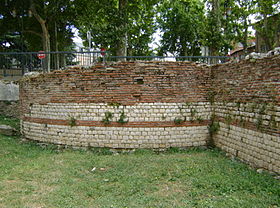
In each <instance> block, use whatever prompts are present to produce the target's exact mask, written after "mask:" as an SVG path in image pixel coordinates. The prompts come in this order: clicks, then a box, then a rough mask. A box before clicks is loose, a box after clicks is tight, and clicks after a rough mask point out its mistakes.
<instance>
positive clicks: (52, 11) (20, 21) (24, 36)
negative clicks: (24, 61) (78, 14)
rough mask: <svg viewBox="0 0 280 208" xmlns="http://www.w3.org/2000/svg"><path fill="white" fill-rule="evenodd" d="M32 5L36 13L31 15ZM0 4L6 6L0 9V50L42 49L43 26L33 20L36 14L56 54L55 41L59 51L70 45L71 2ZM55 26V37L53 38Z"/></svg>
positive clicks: (9, 0)
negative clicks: (44, 27)
mask: <svg viewBox="0 0 280 208" xmlns="http://www.w3.org/2000/svg"><path fill="white" fill-rule="evenodd" d="M3 2H4V1H3ZM31 3H32V4H34V8H35V10H36V13H35V12H34V11H33V12H31ZM3 4H6V5H5V6H3V7H1V8H0V15H1V16H2V18H1V19H0V24H1V32H0V50H1V48H2V50H5V51H38V50H42V49H43V45H42V44H41V43H42V42H43V41H42V40H43V31H42V27H41V26H42V25H40V23H39V21H38V19H37V18H36V17H37V15H38V16H40V18H42V20H43V21H42V22H41V23H42V24H44V25H45V26H46V28H47V30H48V31H47V32H48V34H49V36H50V41H51V46H50V47H51V48H50V49H51V50H52V51H55V42H56V41H57V43H58V50H66V48H69V46H70V45H72V43H73V41H72V39H71V38H72V37H73V33H72V29H71V27H70V26H72V25H73V20H74V18H75V15H74V14H75V11H74V8H73V6H72V4H73V3H72V2H71V1H68V0H59V1H45V0H37V1H30V0H7V1H6V0H5V3H3ZM57 11H59V12H57ZM55 26H56V28H57V36H55ZM44 38H46V37H44ZM6 43H9V45H7V44H6ZM38 43H39V44H38Z"/></svg>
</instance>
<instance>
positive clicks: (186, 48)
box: [157, 0, 205, 56]
mask: <svg viewBox="0 0 280 208" xmlns="http://www.w3.org/2000/svg"><path fill="white" fill-rule="evenodd" d="M157 21H158V26H159V29H160V30H161V32H162V40H161V46H160V47H159V54H160V55H163V54H167V53H168V52H169V53H172V54H174V55H180V56H187V55H189V56H191V55H200V46H201V38H202V33H203V22H204V21H205V18H204V4H203V2H202V1H200V0H195V1H192V0H174V1H169V0H163V1H162V3H161V5H160V6H159V17H158V20H157Z"/></svg>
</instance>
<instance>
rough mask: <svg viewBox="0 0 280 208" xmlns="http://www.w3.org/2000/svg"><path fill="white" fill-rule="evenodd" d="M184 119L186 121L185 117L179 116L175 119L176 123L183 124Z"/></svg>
mask: <svg viewBox="0 0 280 208" xmlns="http://www.w3.org/2000/svg"><path fill="white" fill-rule="evenodd" d="M184 121H185V119H182V118H178V117H176V118H175V119H174V123H175V124H181V123H183V122H184Z"/></svg>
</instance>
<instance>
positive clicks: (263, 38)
mask: <svg viewBox="0 0 280 208" xmlns="http://www.w3.org/2000/svg"><path fill="white" fill-rule="evenodd" d="M254 29H255V30H256V52H259V53H266V52H268V51H270V50H272V49H274V48H276V47H280V13H278V14H275V15H272V16H270V17H268V18H267V19H266V20H264V19H263V20H260V21H259V22H256V23H255V24H254Z"/></svg>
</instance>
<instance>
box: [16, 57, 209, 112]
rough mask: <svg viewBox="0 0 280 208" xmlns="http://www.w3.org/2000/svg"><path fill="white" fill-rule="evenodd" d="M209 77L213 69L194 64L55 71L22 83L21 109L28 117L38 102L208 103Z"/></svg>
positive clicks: (132, 64) (135, 64) (136, 64)
mask: <svg viewBox="0 0 280 208" xmlns="http://www.w3.org/2000/svg"><path fill="white" fill-rule="evenodd" d="M206 71H208V73H206ZM208 74H209V69H206V68H203V67H201V66H198V65H196V64H195V63H190V62H178V63H177V62H124V63H118V64H112V65H109V66H104V65H97V66H94V67H93V68H90V69H69V70H64V71H55V72H52V73H49V74H42V75H40V76H39V77H34V78H28V79H25V80H24V81H22V82H21V83H20V100H21V101H22V103H21V110H22V114H25V113H27V112H28V111H29V106H31V105H33V104H37V103H39V104H46V103H121V104H122V105H134V104H136V103H163V102H164V103H168V102H175V103H177V102H180V103H182V102H205V101H206V96H205V94H206V89H205V85H206V84H207V77H208ZM204 77H206V78H204Z"/></svg>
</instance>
